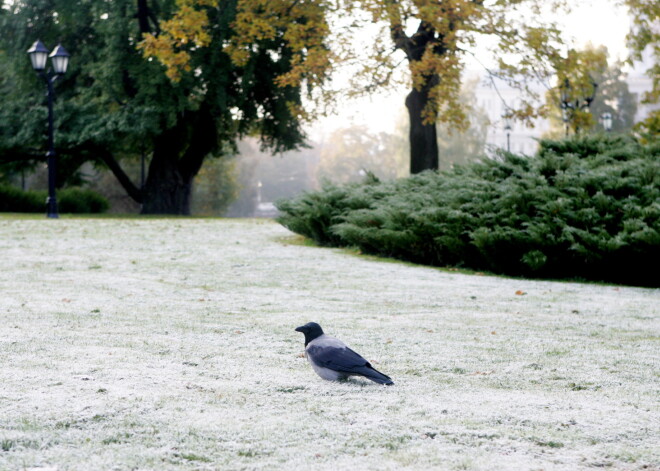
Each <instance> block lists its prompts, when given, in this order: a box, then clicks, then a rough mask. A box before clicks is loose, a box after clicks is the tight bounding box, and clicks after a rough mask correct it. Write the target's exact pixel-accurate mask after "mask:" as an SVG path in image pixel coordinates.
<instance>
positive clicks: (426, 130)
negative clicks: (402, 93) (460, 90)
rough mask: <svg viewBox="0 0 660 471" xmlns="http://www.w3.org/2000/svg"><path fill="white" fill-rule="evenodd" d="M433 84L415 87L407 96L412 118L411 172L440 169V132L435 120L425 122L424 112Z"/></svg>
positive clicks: (410, 137) (410, 136)
mask: <svg viewBox="0 0 660 471" xmlns="http://www.w3.org/2000/svg"><path fill="white" fill-rule="evenodd" d="M430 87H431V84H429V85H427V86H425V87H424V88H422V90H416V89H413V90H412V91H411V92H410V93H409V94H408V96H407V97H406V108H408V116H409V118H410V135H409V139H410V173H411V174H415V173H419V172H423V171H424V170H437V169H438V132H437V130H436V127H435V122H433V123H431V124H424V122H423V117H422V112H423V110H424V107H425V106H426V103H427V102H428V99H429V95H428V91H429V88H430Z"/></svg>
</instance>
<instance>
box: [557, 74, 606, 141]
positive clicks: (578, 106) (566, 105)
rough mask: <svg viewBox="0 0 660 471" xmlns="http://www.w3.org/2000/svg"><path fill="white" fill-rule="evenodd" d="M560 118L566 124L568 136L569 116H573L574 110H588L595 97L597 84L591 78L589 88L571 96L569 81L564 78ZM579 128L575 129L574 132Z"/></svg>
mask: <svg viewBox="0 0 660 471" xmlns="http://www.w3.org/2000/svg"><path fill="white" fill-rule="evenodd" d="M560 88H561V105H560V106H561V118H562V121H564V124H565V126H566V136H567V137H568V129H569V126H570V125H569V123H570V121H571V118H572V117H574V116H575V112H576V111H582V110H588V109H589V107H590V106H591V102H593V101H594V98H595V97H596V90H597V88H598V84H597V83H596V82H594V81H593V79H592V80H591V90H590V91H588V90H582V93H581V95H582V96H576V97H575V98H573V93H571V91H572V87H571V82H569V80H568V79H567V78H565V79H564V83H563V84H562V85H561V87H560ZM578 131H579V130H578V129H576V132H578Z"/></svg>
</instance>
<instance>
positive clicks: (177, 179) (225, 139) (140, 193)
mask: <svg viewBox="0 0 660 471" xmlns="http://www.w3.org/2000/svg"><path fill="white" fill-rule="evenodd" d="M140 4H142V5H143V6H144V8H140ZM176 7H177V2H175V1H174V0H162V1H160V0H158V1H157V0H145V1H143V2H135V1H134V0H114V1H112V2H106V1H104V0H89V1H88V0H30V1H29V2H10V3H9V4H7V5H6V6H5V8H3V9H2V11H3V12H4V13H3V14H2V15H0V30H2V31H3V33H5V34H2V35H0V66H1V68H2V70H3V72H2V74H0V75H1V77H0V92H2V97H3V98H2V100H3V101H2V106H0V175H2V174H3V173H7V174H8V175H11V174H14V173H15V172H17V171H20V170H29V169H30V168H33V167H34V166H35V165H38V163H39V162H42V161H43V156H44V154H45V150H44V147H45V144H46V136H45V129H46V127H45V123H46V119H47V113H46V107H45V106H44V105H45V97H44V95H45V94H44V92H45V84H44V82H43V80H42V79H41V78H39V77H38V76H37V75H36V74H35V73H34V71H33V70H32V68H31V67H30V61H29V59H28V57H27V54H26V53H25V52H26V51H27V48H29V47H30V44H32V42H34V40H35V39H37V38H40V39H41V40H42V41H43V42H44V44H46V46H48V47H51V48H52V47H54V46H55V45H56V44H57V43H58V42H61V44H62V45H63V46H65V47H66V48H67V49H68V51H69V53H70V54H71V60H70V64H69V70H68V71H67V73H66V74H65V75H64V76H62V77H60V78H58V79H57V81H56V82H55V89H56V94H57V100H56V102H55V128H56V133H55V147H56V150H57V153H58V177H57V182H58V184H61V185H71V184H75V183H76V179H77V175H76V172H77V171H78V169H79V168H80V166H81V165H82V164H83V163H84V162H87V161H90V162H93V163H94V164H95V165H97V166H100V167H106V166H107V167H108V168H110V169H111V170H112V171H113V173H114V174H115V175H116V176H117V177H118V179H119V181H120V183H121V184H122V186H123V187H124V188H125V189H126V190H127V192H128V194H129V195H130V196H131V197H132V198H133V199H135V201H136V202H142V203H143V211H145V212H152V213H155V212H165V213H177V214H178V213H185V212H187V210H188V209H189V208H187V207H186V204H185V203H186V202H187V201H189V198H188V196H189V194H188V193H187V192H189V191H190V190H189V189H190V188H191V183H192V180H193V178H194V176H195V175H196V174H197V173H198V171H199V169H200V168H202V166H203V164H204V161H205V160H206V159H207V157H211V156H220V155H224V154H227V153H230V151H231V149H232V148H233V147H234V143H235V141H236V140H237V139H239V138H241V137H243V136H246V135H254V136H258V137H259V138H260V141H261V143H262V144H263V145H264V146H265V147H268V148H270V149H273V150H275V151H285V150H289V149H294V148H297V147H298V146H299V145H300V144H301V142H302V141H303V140H304V137H305V136H304V132H303V129H302V123H301V120H300V117H299V116H297V115H296V114H295V112H294V108H295V105H297V104H300V103H301V100H302V94H303V93H304V90H303V89H302V88H301V87H295V86H290V87H280V86H278V85H277V83H276V78H277V77H278V76H280V75H281V74H282V73H285V72H286V71H288V70H289V69H290V68H291V66H292V63H291V60H292V58H291V54H290V51H288V50H287V49H286V42H285V41H284V39H282V38H281V37H278V38H276V39H272V40H268V41H266V40H256V41H255V43H254V44H252V45H251V46H252V47H250V48H249V54H248V55H247V58H246V62H245V64H243V65H242V66H241V67H239V66H236V65H234V64H233V63H232V61H231V60H230V58H229V56H228V54H227V52H226V50H225V49H226V43H227V41H228V40H229V38H230V37H231V36H232V34H233V26H232V25H233V24H234V22H235V20H236V1H234V0H232V1H227V2H222V7H217V8H211V7H204V10H205V11H206V12H207V13H208V19H209V22H210V23H209V24H210V25H211V28H210V31H209V34H210V41H211V42H210V45H209V47H208V48H197V47H192V46H191V50H190V54H191V59H190V67H191V70H190V72H186V73H185V74H183V75H182V77H181V80H180V81H179V82H177V83H172V82H171V81H170V80H169V79H168V78H167V76H166V75H165V73H164V68H163V67H162V66H161V64H159V63H158V62H157V61H155V60H150V59H147V58H145V57H143V55H142V53H141V51H139V50H138V49H137V44H138V43H139V42H140V41H141V40H142V39H143V37H144V33H147V32H156V31H158V30H159V29H160V26H159V25H163V24H164V23H166V22H167V20H168V19H171V18H172V15H173V10H175V9H176ZM289 105H291V106H289ZM143 154H145V155H147V156H150V166H149V168H148V177H147V179H146V184H145V188H144V189H140V188H138V187H137V185H136V184H135V183H134V182H133V181H132V180H131V179H130V178H128V177H127V176H126V175H125V172H123V171H122V166H123V165H122V164H123V163H124V162H127V161H128V162H130V161H131V160H134V159H135V158H137V157H139V156H141V155H143ZM122 177H125V178H122ZM78 180H79V179H78Z"/></svg>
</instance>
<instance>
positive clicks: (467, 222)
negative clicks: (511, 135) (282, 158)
mask: <svg viewBox="0 0 660 471" xmlns="http://www.w3.org/2000/svg"><path fill="white" fill-rule="evenodd" d="M278 208H279V210H280V211H281V213H282V215H281V216H280V218H279V219H278V220H279V222H280V223H281V224H283V225H284V226H286V227H287V228H289V229H290V230H292V231H294V232H297V233H300V234H303V235H305V236H307V237H310V238H312V239H314V240H315V241H317V242H318V243H320V244H323V245H333V246H355V247H358V248H359V249H360V250H362V251H363V252H365V253H371V254H377V255H384V256H388V257H395V258H399V259H402V260H409V261H413V262H417V263H424V264H429V265H437V266H457V267H466V268H472V269H476V270H487V271H491V272H494V273H501V274H507V275H522V276H531V277H542V278H583V279H588V280H599V281H611V282H621V283H629V284H640V285H647V286H660V275H658V271H657V269H655V268H654V267H657V266H658V264H660V144H659V143H652V144H647V145H642V144H640V143H639V142H637V141H636V140H634V139H633V138H631V137H622V136H585V137H578V138H573V139H567V140H562V141H552V140H545V141H542V142H541V144H540V150H539V152H538V153H537V155H535V156H533V157H523V156H518V155H514V154H511V153H501V154H500V155H499V156H498V158H497V159H494V160H488V161H484V162H480V163H475V164H470V165H467V166H464V167H457V168H455V169H453V170H451V171H448V172H442V173H437V172H425V173H422V174H419V175H414V176H412V177H409V178H405V179H401V180H397V181H390V182H378V181H377V180H376V179H374V178H370V179H369V180H368V181H365V182H364V183H362V184H351V185H346V186H337V185H331V184H326V185H325V186H324V187H323V189H322V190H321V191H318V192H314V193H306V194H303V195H301V196H299V197H297V198H294V199H290V200H286V201H281V202H279V203H278Z"/></svg>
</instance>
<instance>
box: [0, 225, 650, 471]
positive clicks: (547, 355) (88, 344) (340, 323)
mask: <svg viewBox="0 0 660 471" xmlns="http://www.w3.org/2000/svg"><path fill="white" fill-rule="evenodd" d="M0 260H1V262H0V263H2V270H0V293H1V296H0V365H2V368H0V470H21V469H31V470H37V469H39V470H43V471H46V470H48V471H55V470H56V471H63V470H128V469H139V470H207V469H208V470H212V469H221V470H234V469H235V470H239V469H249V470H252V469H262V470H279V469H282V470H291V469H315V470H341V469H358V470H360V469H364V470H370V469H371V470H387V469H390V470H398V469H419V470H427V469H447V470H454V469H456V470H459V469H462V470H512V469H516V470H518V469H520V470H541V469H543V470H546V471H547V470H567V469H570V470H580V469H585V470H587V469H589V470H592V469H599V468H606V469H622V470H638V469H639V470H641V469H658V468H659V467H660V448H659V447H658V437H659V436H660V413H659V412H660V408H659V401H658V397H659V396H658V394H659V388H658V385H659V381H658V380H659V368H658V365H659V364H660V362H659V356H660V353H659V352H660V348H659V347H660V341H659V340H660V322H659V320H660V290H658V289H642V288H634V287H624V286H611V285H596V284H580V283H566V282H548V281H533V280H524V279H511V278H502V277H493V276H483V275H480V274H464V273H458V272H449V271H443V270H438V269H434V268H428V267H419V266H413V265H409V264H402V263H387V262H384V261H381V260H378V259H374V258H363V257H358V256H355V255H353V254H351V253H348V252H347V251H343V250H337V249H323V248H317V247H313V246H309V245H305V244H300V243H297V239H296V236H294V235H293V234H291V233H290V232H288V231H287V230H286V229H284V228H282V227H281V226H279V225H277V224H276V223H274V222H272V221H268V220H228V219H145V220H142V219H109V218H103V219H89V218H83V219H79V218H63V219H59V220H46V219H45V218H15V217H7V216H5V217H0ZM308 321H317V322H319V323H320V324H321V325H322V326H323V327H324V329H325V330H326V332H327V333H329V334H330V335H335V336H337V337H339V338H341V339H342V340H344V341H345V342H346V343H348V344H349V345H350V346H351V347H352V348H353V349H355V350H356V351H358V352H359V353H361V354H362V355H363V356H365V357H366V358H367V359H369V360H371V361H372V363H373V364H374V366H375V367H376V368H377V369H379V370H381V371H383V372H384V373H386V374H388V375H390V376H391V377H392V378H393V380H394V381H395V383H396V384H395V385H394V386H392V387H384V386H380V385H377V384H375V383H371V382H367V381H363V380H360V379H355V380H350V381H348V382H344V383H331V382H326V381H323V380H321V379H320V378H319V377H317V376H316V375H315V373H314V372H313V371H312V369H311V367H310V366H309V365H308V364H307V361H306V360H305V359H304V358H303V356H302V352H303V337H302V335H301V334H299V333H297V332H295V331H294V328H295V327H296V326H298V325H300V324H303V323H306V322H308Z"/></svg>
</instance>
